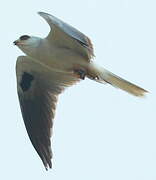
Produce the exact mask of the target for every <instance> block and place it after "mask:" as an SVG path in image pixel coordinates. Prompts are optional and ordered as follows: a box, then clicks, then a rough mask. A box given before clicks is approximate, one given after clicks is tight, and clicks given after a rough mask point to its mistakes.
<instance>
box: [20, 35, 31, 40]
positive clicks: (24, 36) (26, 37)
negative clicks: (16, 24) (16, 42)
mask: <svg viewBox="0 0 156 180" xmlns="http://www.w3.org/2000/svg"><path fill="white" fill-rule="evenodd" d="M29 38H30V36H28V35H23V36H21V37H20V40H27V39H29Z"/></svg>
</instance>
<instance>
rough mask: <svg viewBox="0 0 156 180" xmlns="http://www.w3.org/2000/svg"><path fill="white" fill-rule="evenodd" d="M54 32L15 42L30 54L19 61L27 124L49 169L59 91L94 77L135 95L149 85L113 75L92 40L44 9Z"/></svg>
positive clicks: (19, 86)
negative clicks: (100, 62)
mask: <svg viewBox="0 0 156 180" xmlns="http://www.w3.org/2000/svg"><path fill="white" fill-rule="evenodd" d="M38 14H39V15H40V16H41V17H43V18H44V19H45V20H46V22H47V23H48V24H49V26H50V28H51V30H50V32H49V34H48V36H47V37H46V38H40V37H35V36H29V35H23V36H21V37H20V38H19V39H18V40H16V41H14V44H15V45H16V46H18V48H20V49H21V50H22V51H23V52H24V53H25V54H26V55H25V56H19V57H18V58H17V62H16V75H17V91H18V97H19V101H20V107H21V112H22V116H23V119H24V123H25V127H26V130H27V133H28V135H29V138H30V140H31V143H32V145H33V146H34V148H35V150H36V151H37V153H38V155H39V156H40V158H41V160H42V162H43V164H44V166H45V168H46V170H47V169H48V168H52V162H51V159H52V150H51V141H50V138H51V135H52V127H53V119H54V116H55V110H56V104H57V100H58V95H59V94H60V93H61V92H62V91H64V89H66V88H67V87H69V86H72V85H74V84H75V83H77V82H79V81H81V80H84V79H85V78H89V79H91V80H94V81H97V82H100V83H108V84H110V85H112V86H114V87H117V88H120V89H122V90H124V91H126V92H128V93H130V94H132V95H135V96H144V94H145V93H146V92H147V91H146V90H145V89H143V88H141V87H139V86H137V85H135V84H132V83H130V82H128V81H126V80H124V79H123V78H121V77H119V76H117V75H115V74H113V73H111V72H110V71H108V70H106V69H104V68H103V67H101V66H99V65H97V64H96V63H95V62H94V61H93V57H94V52H93V45H92V43H91V40H90V39H89V38H88V37H87V36H86V35H84V34H83V33H81V32H80V31H78V30H77V29H75V28H74V27H72V26H70V25H69V24H67V23H65V22H63V21H61V20H60V19H58V18H56V17H54V16H52V15H50V14H47V13H44V12H39V13H38Z"/></svg>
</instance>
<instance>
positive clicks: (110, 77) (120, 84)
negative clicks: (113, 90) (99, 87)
mask: <svg viewBox="0 0 156 180" xmlns="http://www.w3.org/2000/svg"><path fill="white" fill-rule="evenodd" d="M88 78H90V79H93V80H95V81H98V82H101V83H109V84H111V85H112V86H114V87H117V88H120V89H122V90H124V91H126V92H128V93H130V94H132V95H134V96H144V95H145V93H147V92H148V91H146V90H145V89H143V88H141V87H139V86H137V85H135V84H133V83H131V82H128V81H126V80H125V79H122V78H121V77H119V76H117V75H115V74H113V73H111V72H110V71H108V70H106V69H104V68H102V67H100V66H98V65H97V64H95V63H91V64H90V67H89V69H88Z"/></svg>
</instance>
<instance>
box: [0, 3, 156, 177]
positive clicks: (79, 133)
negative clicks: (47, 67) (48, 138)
mask: <svg viewBox="0 0 156 180" xmlns="http://www.w3.org/2000/svg"><path fill="white" fill-rule="evenodd" d="M155 9H156V1H154V0H109V1H108V0H107V1H106V0H79V1H73V0H66V1H63V0H58V1H51V0H44V1H32V0H27V1H21V0H14V1H10V0H5V1H3V2H1V11H0V17H1V26H0V27H1V28H0V32H1V33H0V34H1V36H0V38H1V42H0V43H1V66H0V69H1V70H0V80H1V94H0V99H1V101H0V107H1V126H0V142H1V148H0V169H1V173H0V179H6V180H8V179H16V180H20V179H22V180H28V179H37V180H43V179H44V180H62V179H65V180H80V179H81V180H86V179H89V180H95V179H98V180H104V179H105V180H132V179H133V180H155V179H156V82H155V77H156V70H155V69H156V11H155ZM37 11H45V12H49V13H51V14H53V15H55V16H57V17H59V18H61V19H62V20H63V21H65V22H68V23H69V24H71V25H72V26H74V27H76V28H78V29H79V30H80V31H82V32H83V33H85V34H86V35H88V36H89V37H90V38H91V39H92V41H93V44H94V47H95V54H96V58H95V61H96V62H98V63H99V64H101V65H102V66H104V67H105V68H107V69H109V70H110V71H112V72H114V73H116V74H118V75H120V76H122V77H124V78H126V79H127V80H129V81H132V82H134V83H136V84H138V85H140V86H142V87H143V88H145V89H147V90H149V91H150V92H151V93H150V94H149V95H148V96H147V97H146V98H143V99H139V98H136V97H133V96H131V95H129V94H127V93H125V92H123V91H120V90H118V89H115V88H113V87H110V86H109V85H106V86H104V85H101V84H98V83H95V82H91V81H90V80H86V81H83V82H81V83H80V84H78V85H76V86H74V87H72V88H69V89H68V90H67V91H65V93H63V94H62V95H61V96H60V99H59V103H58V107H57V112H56V118H55V126H54V136H53V143H52V144H53V146H52V147H53V153H54V159H53V169H52V170H49V171H48V172H46V171H45V169H44V167H43V165H42V162H41V160H40V159H39V157H38V155H37V153H36V152H35V150H34V148H33V147H32V145H31V143H30V141H29V138H28V136H27V133H26V130H25V127H24V123H23V120H22V116H21V112H20V108H19V103H18V97H17V93H16V77H15V63H16V58H17V56H19V55H21V54H23V53H22V52H21V51H20V50H19V49H17V47H14V46H13V45H12V42H13V41H14V40H16V39H17V38H18V37H19V36H21V35H23V34H29V35H35V36H41V37H44V36H46V35H47V33H48V31H49V27H48V25H47V24H46V23H45V21H44V20H43V19H41V18H40V17H39V16H38V15H37V14H36V12H37Z"/></svg>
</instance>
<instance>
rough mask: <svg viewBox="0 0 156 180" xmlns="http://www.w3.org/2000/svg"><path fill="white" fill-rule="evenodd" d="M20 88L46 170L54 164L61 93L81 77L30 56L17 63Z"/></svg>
mask: <svg viewBox="0 0 156 180" xmlns="http://www.w3.org/2000/svg"><path fill="white" fill-rule="evenodd" d="M16 74H17V91H18V96H19V101H20V107H21V111H22V115H23V119H24V123H25V126H26V129H27V132H28V135H29V138H30V140H31V142H32V144H33V146H34V148H35V149H36V151H37V153H38V154H39V156H40V158H41V159H42V161H43V164H44V166H45V168H46V169H48V166H49V168H51V167H52V163H51V158H52V151H51V141H50V137H51V134H52V126H53V121H52V120H53V119H54V115H55V109H56V103H57V99H58V95H59V94H60V93H61V92H62V91H63V90H64V89H65V87H67V86H70V85H72V84H74V83H75V82H76V81H78V79H76V78H74V77H71V76H69V75H66V74H61V73H56V72H51V71H49V69H46V68H45V67H43V66H42V65H40V64H37V63H35V62H33V61H32V60H31V59H30V58H28V57H26V56H20V57H18V59H17V63H16Z"/></svg>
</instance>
